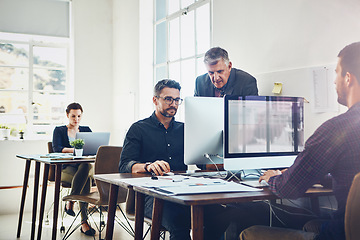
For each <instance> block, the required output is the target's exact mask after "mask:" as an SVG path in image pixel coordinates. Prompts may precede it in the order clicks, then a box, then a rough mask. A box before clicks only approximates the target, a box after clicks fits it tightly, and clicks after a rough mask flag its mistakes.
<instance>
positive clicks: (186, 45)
mask: <svg viewBox="0 0 360 240" xmlns="http://www.w3.org/2000/svg"><path fill="white" fill-rule="evenodd" d="M194 54H195V38H194V11H191V12H189V13H188V14H187V15H183V16H181V57H182V58H186V57H190V56H194Z"/></svg>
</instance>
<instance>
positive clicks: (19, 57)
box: [0, 42, 29, 66]
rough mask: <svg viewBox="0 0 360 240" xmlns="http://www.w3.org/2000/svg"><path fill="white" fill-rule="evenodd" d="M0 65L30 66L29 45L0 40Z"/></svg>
mask: <svg viewBox="0 0 360 240" xmlns="http://www.w3.org/2000/svg"><path fill="white" fill-rule="evenodd" d="M0 65H6V66H29V46H28V45H25V44H10V43H1V42H0Z"/></svg>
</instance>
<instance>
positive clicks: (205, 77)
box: [196, 73, 210, 83]
mask: <svg viewBox="0 0 360 240" xmlns="http://www.w3.org/2000/svg"><path fill="white" fill-rule="evenodd" d="M208 80H210V78H209V74H207V73H204V74H202V75H200V76H197V77H196V82H197V83H205V82H208Z"/></svg>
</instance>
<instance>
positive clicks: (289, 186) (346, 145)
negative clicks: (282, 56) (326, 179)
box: [240, 42, 360, 240]
mask: <svg viewBox="0 0 360 240" xmlns="http://www.w3.org/2000/svg"><path fill="white" fill-rule="evenodd" d="M335 85H336V92H337V95H338V102H339V103H340V104H341V105H344V106H347V107H348V111H347V112H345V113H344V114H341V115H339V116H337V117H334V118H332V119H330V120H328V121H326V122H325V123H323V124H322V125H321V126H320V127H319V128H318V129H317V130H316V131H315V133H314V134H313V135H312V136H311V137H310V138H309V139H308V140H307V141H306V144H305V149H304V151H303V152H301V153H300V154H299V155H298V157H297V158H296V160H295V162H294V164H293V165H292V166H291V167H290V168H289V169H288V170H286V171H282V172H281V171H278V170H277V171H274V170H269V171H267V172H265V173H264V175H263V176H262V177H260V180H259V181H261V180H265V181H266V182H268V183H269V186H270V190H271V191H272V192H273V193H275V194H276V195H277V196H279V197H281V198H298V197H301V196H302V195H303V194H304V193H305V191H306V190H307V189H308V188H309V187H311V186H312V185H313V184H315V183H316V182H318V181H319V180H320V179H321V178H323V176H325V175H326V174H328V173H330V174H331V176H332V178H333V192H334V195H335V197H336V200H337V202H338V210H337V211H336V212H335V214H334V219H331V220H323V221H313V222H310V223H308V224H306V225H305V227H308V229H309V228H310V229H312V231H311V232H304V231H294V230H285V229H281V228H275V229H271V228H268V227H261V226H254V227H251V228H249V229H246V230H245V231H243V232H242V234H241V237H240V238H241V239H264V238H266V239H279V236H281V239H295V237H297V238H296V239H319V240H322V239H327V240H329V239H336V240H341V239H344V240H345V229H344V217H345V207H346V200H347V196H348V193H349V189H350V186H351V183H352V180H353V178H354V176H355V175H356V174H357V173H358V172H360V144H359V139H360V42H356V43H353V44H350V45H348V46H346V47H345V48H344V49H342V50H341V51H340V53H339V54H338V63H337V66H336V79H335ZM314 229H315V231H314ZM270 236H273V238H270ZM284 236H291V238H285V237H284Z"/></svg>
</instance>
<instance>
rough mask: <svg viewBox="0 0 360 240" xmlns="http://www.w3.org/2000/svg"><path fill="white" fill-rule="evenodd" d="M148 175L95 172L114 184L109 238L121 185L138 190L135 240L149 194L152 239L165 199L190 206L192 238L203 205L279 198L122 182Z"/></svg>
mask: <svg viewBox="0 0 360 240" xmlns="http://www.w3.org/2000/svg"><path fill="white" fill-rule="evenodd" d="M144 176H149V175H146V174H131V173H120V174H101V175H95V176H94V177H95V179H97V180H100V181H104V182H108V183H110V184H111V188H110V197H109V209H108V211H109V212H108V225H107V229H106V239H107V240H110V239H112V237H113V222H114V216H115V207H116V198H117V191H118V187H119V186H120V187H124V188H133V190H134V191H135V198H136V199H135V205H136V209H135V239H142V235H143V222H144V196H145V195H150V196H153V197H154V198H155V199H154V210H153V217H152V226H151V239H159V234H160V232H159V229H160V226H161V213H162V206H163V201H164V200H166V201H171V202H175V203H178V204H182V205H188V206H190V207H191V228H192V239H196V240H201V239H203V223H204V219H203V216H204V206H205V205H210V204H227V203H235V202H251V201H254V200H271V199H276V198H278V197H276V196H275V195H274V194H273V193H272V192H271V191H270V190H269V189H267V188H265V189H264V191H259V192H237V193H212V194H193V195H179V196H167V195H164V194H161V193H157V192H152V191H150V190H149V189H147V188H143V187H136V186H130V185H129V184H126V183H124V182H122V181H121V179H123V178H134V177H144ZM331 194H332V190H329V189H318V188H317V189H309V191H308V192H307V193H306V194H305V195H304V196H305V197H306V196H308V197H312V198H314V197H316V198H317V197H318V196H324V195H331Z"/></svg>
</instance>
